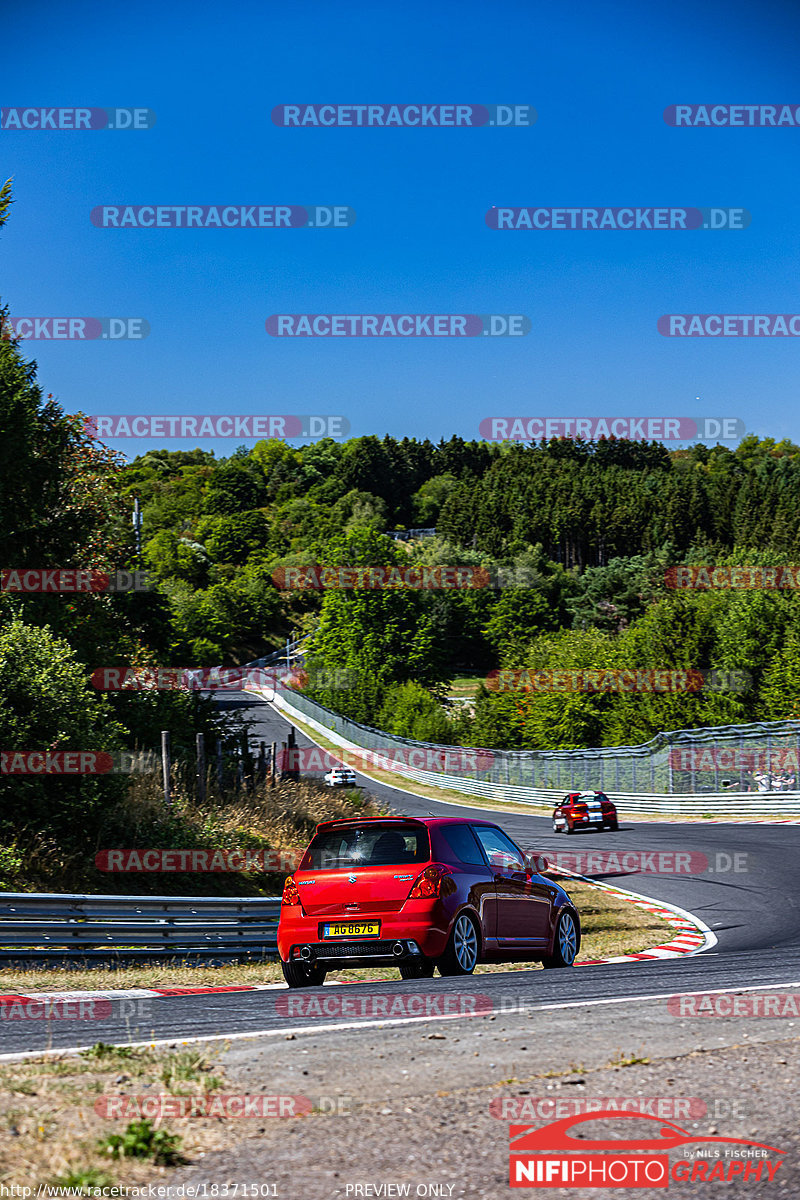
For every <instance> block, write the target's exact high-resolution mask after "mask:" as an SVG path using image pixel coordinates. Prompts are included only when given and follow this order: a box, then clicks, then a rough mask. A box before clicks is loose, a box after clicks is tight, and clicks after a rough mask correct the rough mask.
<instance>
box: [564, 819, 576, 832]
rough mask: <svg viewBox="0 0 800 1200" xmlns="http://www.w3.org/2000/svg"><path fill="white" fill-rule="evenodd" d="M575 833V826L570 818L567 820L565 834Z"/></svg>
mask: <svg viewBox="0 0 800 1200" xmlns="http://www.w3.org/2000/svg"><path fill="white" fill-rule="evenodd" d="M574 832H575V826H574V825H573V824H572V823H571V821H570V820H569V818H567V823H566V825H565V826H564V833H574Z"/></svg>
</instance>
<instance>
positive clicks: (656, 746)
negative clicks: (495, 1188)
mask: <svg viewBox="0 0 800 1200" xmlns="http://www.w3.org/2000/svg"><path fill="white" fill-rule="evenodd" d="M250 690H252V691H255V692H258V691H259V689H258V688H252V689H250ZM261 694H262V695H263V696H264V698H265V699H266V700H268V701H270V702H271V703H274V704H275V706H276V707H277V708H279V709H282V710H284V712H285V713H286V715H287V716H288V717H289V718H290V719H291V717H292V716H294V717H295V718H296V719H299V720H302V721H305V722H306V724H308V725H310V726H311V727H312V728H315V729H317V730H318V731H319V732H320V733H322V734H324V735H325V736H326V737H327V738H328V740H329V741H331V742H332V743H333V744H334V745H338V746H340V747H341V748H343V749H351V750H355V749H365V750H372V751H376V752H379V753H384V754H391V752H392V751H393V750H395V749H396V750H397V751H399V752H401V753H400V754H398V758H402V757H405V758H406V759H407V751H408V749H409V748H419V749H421V750H425V751H435V752H440V753H443V754H444V753H446V752H447V751H448V750H451V751H452V750H453V749H454V748H453V747H452V746H450V747H448V746H440V745H435V744H434V743H431V742H418V741H414V740H412V739H411V738H402V737H397V736H396V735H393V734H388V733H385V732H383V731H382V730H379V729H374V728H372V727H371V726H368V725H362V724H360V723H359V722H357V721H351V720H350V719H349V718H347V717H343V716H341V715H340V714H339V713H335V712H333V711H332V710H331V709H327V708H325V707H324V706H323V705H321V704H317V703H316V701H314V700H311V699H310V698H309V697H307V696H304V695H303V694H302V693H301V692H297V691H293V690H291V689H287V690H284V691H281V692H280V693H275V692H271V693H269V694H268V695H267V694H266V693H263V692H262V693H261ZM490 753H491V755H492V765H491V766H489V767H487V768H486V769H483V770H479V769H475V770H472V771H470V770H465V771H461V772H459V774H457V775H448V774H445V773H443V772H441V771H432V770H425V769H422V768H415V767H412V766H410V765H408V763H407V761H404V762H402V763H395V764H394V765H393V767H392V770H393V772H394V773H395V774H396V775H397V776H399V777H402V778H407V779H412V780H414V781H416V782H418V783H425V784H431V785H433V786H436V787H441V788H447V789H449V790H452V791H457V792H462V793H463V794H465V795H470V796H480V797H483V798H484V799H490V800H494V801H499V802H503V801H514V802H516V803H523V804H524V803H527V804H540V805H541V804H546V805H549V804H550V803H551V801H552V800H553V799H555V798H557V797H562V796H564V795H565V793H567V792H571V791H591V790H599V791H604V792H606V793H607V794H608V795H610V796H612V797H613V798H614V799H615V800H616V801H617V802H618V803H619V806H620V808H622V809H623V810H628V811H631V812H634V811H638V812H658V813H685V814H687V815H688V814H696V815H700V814H703V813H711V814H716V815H721V814H723V813H733V814H738V815H743V816H746V815H752V814H755V813H765V812H767V813H769V812H771V811H773V810H777V811H779V812H780V813H781V814H782V815H786V816H794V815H800V788H799V787H798V783H799V782H800V721H770V722H757V723H753V724H748V725H721V726H707V727H703V728H699V729H680V730H674V731H672V732H669V733H658V734H656V736H655V737H654V738H652V739H651V740H650V741H649V742H645V743H643V744H642V745H639V746H613V747H599V748H595V749H586V750H492V751H490Z"/></svg>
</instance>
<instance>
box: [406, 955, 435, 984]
mask: <svg viewBox="0 0 800 1200" xmlns="http://www.w3.org/2000/svg"><path fill="white" fill-rule="evenodd" d="M435 967H436V964H435V963H434V962H431V960H430V959H429V958H425V957H424V956H423V955H420V956H418V957H416V958H413V959H410V960H409V961H408V962H404V963H400V978H401V979H431V978H433V972H434V970H435Z"/></svg>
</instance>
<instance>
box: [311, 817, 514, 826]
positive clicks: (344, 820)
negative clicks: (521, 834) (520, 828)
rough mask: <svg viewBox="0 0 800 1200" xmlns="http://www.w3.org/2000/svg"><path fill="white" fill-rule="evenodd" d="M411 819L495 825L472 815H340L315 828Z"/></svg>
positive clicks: (428, 822) (430, 823) (429, 822)
mask: <svg viewBox="0 0 800 1200" xmlns="http://www.w3.org/2000/svg"><path fill="white" fill-rule="evenodd" d="M409 821H412V822H413V823H414V824H416V825H425V826H427V827H428V828H433V827H435V826H437V825H494V826H495V828H499V826H496V825H495V822H494V821H484V820H483V818H477V819H476V818H474V817H414V816H408V817H402V816H398V817H340V818H338V819H337V820H335V821H321V822H320V823H319V825H317V829H332V828H334V827H335V826H336V825H386V824H387V823H392V822H397V823H398V824H403V825H407V824H408V823H409Z"/></svg>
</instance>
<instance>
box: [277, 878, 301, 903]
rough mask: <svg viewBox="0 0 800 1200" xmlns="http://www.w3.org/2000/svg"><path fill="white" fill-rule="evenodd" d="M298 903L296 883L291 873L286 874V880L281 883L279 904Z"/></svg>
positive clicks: (298, 896) (298, 895)
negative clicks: (281, 892) (281, 893)
mask: <svg viewBox="0 0 800 1200" xmlns="http://www.w3.org/2000/svg"><path fill="white" fill-rule="evenodd" d="M299 903H300V893H299V891H298V890H297V884H296V883H295V881H294V879H293V878H292V876H291V875H287V876H286V882H285V883H284V885H283V896H282V898H281V904H286V905H297V904H299Z"/></svg>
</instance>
